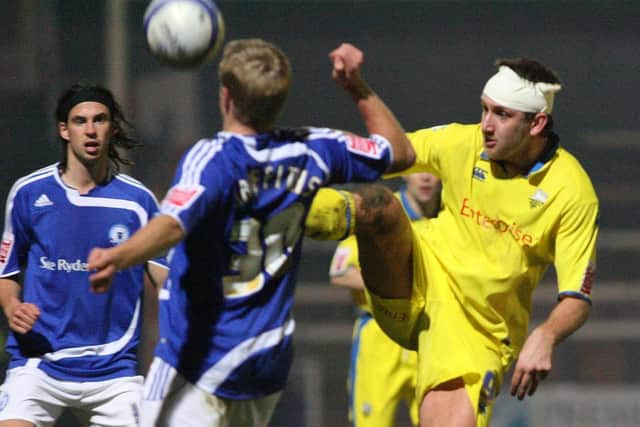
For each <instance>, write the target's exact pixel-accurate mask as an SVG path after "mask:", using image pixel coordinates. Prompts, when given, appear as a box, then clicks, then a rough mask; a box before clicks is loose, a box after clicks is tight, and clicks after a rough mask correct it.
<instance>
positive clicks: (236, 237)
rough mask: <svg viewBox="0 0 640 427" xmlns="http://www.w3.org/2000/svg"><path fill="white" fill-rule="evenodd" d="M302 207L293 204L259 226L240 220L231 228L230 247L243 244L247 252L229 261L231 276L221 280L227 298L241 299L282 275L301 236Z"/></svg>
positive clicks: (287, 267) (250, 219)
mask: <svg viewBox="0 0 640 427" xmlns="http://www.w3.org/2000/svg"><path fill="white" fill-rule="evenodd" d="M304 212H305V210H304V206H303V205H302V204H301V203H294V204H293V205H291V206H289V207H288V208H286V209H285V210H283V211H282V212H280V213H278V214H276V215H274V216H273V217H271V218H269V220H268V221H267V222H266V223H264V224H263V223H261V222H260V221H258V220H256V219H255V218H243V219H241V220H239V221H237V222H236V223H235V224H234V225H233V230H232V232H231V243H232V244H234V243H235V244H237V243H245V244H246V252H245V253H241V254H234V255H232V257H231V265H230V270H231V271H233V272H235V274H233V275H229V276H225V277H224V278H223V286H224V294H225V296H226V297H227V298H240V297H245V296H248V295H251V294H253V293H256V292H258V291H259V290H260V289H262V287H263V286H264V284H265V281H266V279H267V278H268V277H272V276H276V275H280V274H283V273H285V272H286V271H288V270H289V268H290V266H289V264H288V263H287V261H288V260H289V259H290V256H291V252H292V251H293V249H294V247H295V246H296V244H297V243H298V241H299V240H300V238H301V236H302V218H303V216H304Z"/></svg>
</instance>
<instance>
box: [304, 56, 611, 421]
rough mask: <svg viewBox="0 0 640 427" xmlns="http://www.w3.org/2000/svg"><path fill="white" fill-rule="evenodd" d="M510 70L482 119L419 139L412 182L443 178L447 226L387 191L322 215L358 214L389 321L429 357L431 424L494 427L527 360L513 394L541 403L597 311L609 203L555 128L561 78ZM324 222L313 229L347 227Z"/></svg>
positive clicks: (370, 282) (378, 304)
mask: <svg viewBox="0 0 640 427" xmlns="http://www.w3.org/2000/svg"><path fill="white" fill-rule="evenodd" d="M497 65H498V70H497V72H496V73H495V74H494V75H493V76H492V77H491V78H490V79H489V80H488V81H487V83H486V84H485V86H484V89H483V91H482V93H481V97H480V105H481V107H482V116H481V121H480V123H477V124H470V125H464V124H459V123H452V124H449V125H446V126H438V127H434V128H428V129H423V130H419V131H417V132H414V133H411V134H409V138H410V139H411V142H412V144H413V146H414V149H415V150H416V156H417V160H416V163H415V165H414V166H412V167H411V168H410V169H408V170H407V171H405V173H414V172H419V171H426V172H432V173H434V174H435V175H437V176H439V177H440V179H441V180H442V185H443V187H444V188H445V191H444V192H443V197H442V201H443V209H442V211H441V212H440V214H439V215H438V219H437V221H429V222H427V224H426V225H423V224H412V223H411V222H410V221H409V220H408V219H407V218H406V215H405V214H404V212H403V209H402V206H401V205H400V203H398V201H397V199H396V198H395V197H394V196H393V195H392V193H391V192H390V191H389V190H388V189H387V188H385V187H383V186H368V187H365V188H363V189H362V190H360V191H358V193H355V194H353V195H350V194H348V193H344V192H343V193H338V192H336V191H333V192H332V191H331V190H327V192H328V193H332V195H330V196H327V194H323V195H319V196H321V199H320V200H319V201H317V203H316V205H318V206H320V209H319V215H320V216H331V213H332V212H338V215H337V216H345V215H344V214H341V213H339V212H340V211H341V210H342V211H345V210H346V207H345V204H344V202H342V206H341V205H340V201H341V200H348V201H349V204H347V206H348V207H349V210H351V211H353V210H354V208H355V214H352V215H351V216H352V217H354V218H355V234H356V236H357V240H358V247H359V248H360V254H359V259H360V264H361V268H362V275H363V277H364V282H365V285H366V287H367V291H368V294H369V296H370V298H371V301H372V308H373V313H374V316H375V319H376V321H377V322H378V324H380V326H381V327H382V329H383V330H385V332H387V333H388V334H389V336H390V337H392V338H393V339H394V340H395V341H397V342H399V343H400V344H402V345H403V346H405V347H407V348H417V349H418V359H419V371H418V396H419V399H420V400H421V405H420V423H421V425H422V426H423V427H428V426H452V427H471V426H486V425H488V424H489V421H490V418H491V411H492V408H493V400H494V398H495V396H496V395H497V393H498V392H499V390H500V386H501V382H502V380H503V377H504V374H505V372H506V370H507V369H508V368H509V366H510V365H511V363H512V362H513V361H516V363H515V368H514V371H513V375H512V380H511V394H512V395H514V396H517V397H518V399H524V397H525V396H527V395H532V394H534V393H535V392H536V390H537V388H538V386H539V384H540V382H541V381H542V380H543V379H544V378H546V376H547V375H548V373H549V371H550V370H551V368H552V361H553V357H552V356H553V351H554V349H555V347H556V345H557V344H558V343H559V342H561V341H563V340H564V339H565V338H566V337H568V336H569V335H571V334H572V333H573V332H575V331H576V330H577V329H578V328H580V327H581V326H582V325H583V324H584V322H585V321H586V319H587V317H588V315H589V311H590V306H591V288H592V285H593V279H594V275H595V253H596V239H597V235H598V212H599V206H598V205H599V204H598V198H597V196H596V194H595V191H594V189H593V186H592V184H591V181H590V179H589V177H588V175H587V173H586V172H585V171H584V169H583V168H582V166H581V165H580V163H579V162H578V161H577V160H576V158H575V157H573V156H572V155H571V154H570V153H569V152H568V151H566V150H565V149H564V148H562V147H561V146H560V144H559V137H558V135H556V134H555V133H554V132H553V118H552V116H551V112H552V109H553V104H554V96H555V93H556V92H558V91H559V90H560V88H561V85H560V81H559V79H558V78H557V76H556V75H555V73H554V72H553V71H551V70H550V69H549V68H548V67H546V66H545V65H543V64H542V63H540V62H538V61H535V60H531V59H527V58H516V59H512V60H502V61H499V62H498V63H497ZM325 202H331V203H333V206H330V205H327V203H325ZM336 202H337V204H336ZM316 216H317V215H316V213H314V212H311V213H310V217H311V220H310V221H308V223H310V224H313V225H314V226H317V225H322V224H327V225H333V224H338V223H337V222H336V221H324V222H322V221H320V220H319V219H318V218H317V217H316ZM350 228H354V227H353V225H350ZM334 231H335V230H334ZM309 233H310V234H311V235H322V234H323V232H321V230H318V229H314V228H313V227H312V228H310V229H309ZM334 234H338V233H337V232H336V233H334ZM551 265H553V266H554V267H555V270H556V273H557V274H556V275H557V280H558V303H557V305H556V306H555V307H554V308H553V310H552V311H551V313H550V314H549V316H548V317H547V319H546V320H545V321H544V322H543V323H542V324H540V325H538V326H537V327H536V328H534V329H532V331H531V333H529V334H528V335H527V332H528V330H529V318H530V316H531V304H532V295H533V291H534V290H535V288H536V286H537V285H538V283H539V282H540V280H541V279H542V277H543V275H544V273H545V272H546V271H547V269H548V267H549V266H551Z"/></svg>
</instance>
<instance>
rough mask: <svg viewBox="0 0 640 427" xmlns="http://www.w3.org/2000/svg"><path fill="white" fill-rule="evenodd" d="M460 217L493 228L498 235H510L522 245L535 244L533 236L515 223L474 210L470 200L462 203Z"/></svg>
mask: <svg viewBox="0 0 640 427" xmlns="http://www.w3.org/2000/svg"><path fill="white" fill-rule="evenodd" d="M460 215H462V216H463V217H466V218H470V219H471V220H472V221H474V222H475V223H476V224H477V225H479V226H481V227H484V228H490V229H491V228H492V229H494V230H496V231H497V232H498V233H509V234H511V235H512V236H513V238H514V239H516V241H517V242H520V243H522V244H523V245H525V246H531V245H532V244H533V236H532V235H531V234H529V233H527V232H525V231H524V230H523V229H521V228H520V227H518V225H517V224H516V223H515V222H513V223H511V224H509V223H507V222H506V221H503V220H501V219H496V218H490V217H488V216H486V215H484V214H483V213H482V212H480V211H479V210H476V209H474V208H473V207H471V206H470V204H469V199H467V198H466V197H465V199H464V200H463V201H462V207H461V208H460Z"/></svg>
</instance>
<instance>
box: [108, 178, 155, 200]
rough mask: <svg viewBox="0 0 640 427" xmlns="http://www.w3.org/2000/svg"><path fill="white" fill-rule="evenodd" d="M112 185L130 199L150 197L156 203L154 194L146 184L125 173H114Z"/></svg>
mask: <svg viewBox="0 0 640 427" xmlns="http://www.w3.org/2000/svg"><path fill="white" fill-rule="evenodd" d="M112 185H113V186H114V187H115V188H117V189H118V190H119V191H121V192H123V193H124V194H126V195H127V196H128V197H129V198H131V199H132V200H140V199H151V200H153V201H155V202H156V203H157V200H156V196H155V195H154V194H153V192H152V191H151V190H150V189H149V188H148V187H147V186H146V185H144V184H143V183H142V182H141V181H140V180H138V179H136V178H134V177H132V176H130V175H127V174H126V173H122V172H118V173H115V174H114V175H113V180H112Z"/></svg>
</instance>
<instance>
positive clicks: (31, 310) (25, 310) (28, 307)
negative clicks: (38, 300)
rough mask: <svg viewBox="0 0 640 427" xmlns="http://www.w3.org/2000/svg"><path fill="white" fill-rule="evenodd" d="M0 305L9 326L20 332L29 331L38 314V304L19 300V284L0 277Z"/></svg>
mask: <svg viewBox="0 0 640 427" xmlns="http://www.w3.org/2000/svg"><path fill="white" fill-rule="evenodd" d="M0 305H2V309H3V310H4V314H5V316H6V317H7V321H8V322H9V328H10V329H11V330H12V331H14V332H18V333H20V334H26V333H27V332H29V331H30V330H31V328H33V325H34V324H35V323H36V320H38V317H39V316H40V309H39V308H38V306H36V305H35V304H31V303H28V302H22V301H21V300H20V284H19V283H18V282H16V281H15V280H13V279H8V278H3V279H0Z"/></svg>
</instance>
